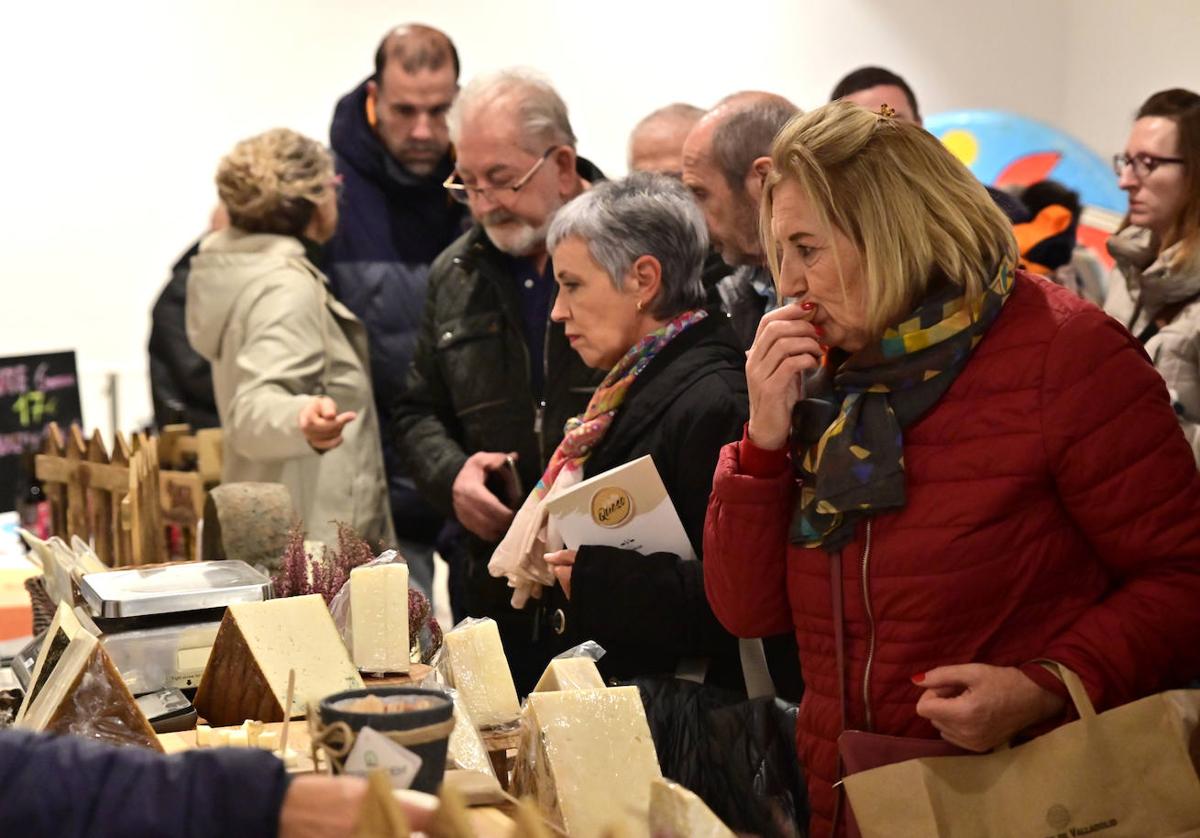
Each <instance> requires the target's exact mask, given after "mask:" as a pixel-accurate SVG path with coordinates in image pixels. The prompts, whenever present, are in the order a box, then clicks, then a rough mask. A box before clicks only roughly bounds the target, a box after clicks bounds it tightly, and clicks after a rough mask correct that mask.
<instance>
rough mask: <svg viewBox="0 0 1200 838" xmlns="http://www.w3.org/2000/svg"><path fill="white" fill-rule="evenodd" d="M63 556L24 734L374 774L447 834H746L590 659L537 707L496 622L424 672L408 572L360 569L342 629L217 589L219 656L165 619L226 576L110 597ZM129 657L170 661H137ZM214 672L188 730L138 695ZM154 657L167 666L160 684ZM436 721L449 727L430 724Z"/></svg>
mask: <svg viewBox="0 0 1200 838" xmlns="http://www.w3.org/2000/svg"><path fill="white" fill-rule="evenodd" d="M60 552H61V549H60ZM63 560H64V562H66V565H64V568H63V573H62V579H61V580H60V581H61V582H62V584H61V585H58V586H56V590H58V591H59V592H60V594H61V596H60V601H59V604H58V606H57V612H56V615H55V618H54V621H53V623H52V625H51V627H50V629H49V630H48V632H47V635H46V638H47V639H46V640H45V641H43V642H42V643H41V647H40V651H39V652H38V653H37V657H36V660H35V661H34V663H33V666H32V677H31V679H30V682H29V683H28V685H27V687H28V692H27V694H26V696H25V698H24V701H23V704H22V706H21V708H20V711H19V713H18V717H17V724H18V725H21V726H24V727H29V728H31V729H33V730H46V731H50V732H70V733H74V734H78V735H84V736H88V737H91V738H102V739H107V741H111V742H114V743H116V744H125V745H137V746H141V747H147V748H151V749H154V750H159V751H162V752H164V753H166V754H175V753H181V752H185V751H190V750H194V749H202V748H218V747H220V748H226V747H242V748H261V749H264V750H268V751H272V752H274V753H275V754H276V755H277V756H279V758H280V759H281V760H282V761H283V762H284V764H285V765H286V767H287V770H288V771H289V772H291V773H293V774H306V773H314V772H317V773H339V772H340V771H342V770H345V771H347V772H353V773H367V772H368V771H371V773H372V774H373V776H374V779H373V780H372V782H373V783H374V784H375V786H374V788H376V789H378V787H379V784H380V783H383V784H384V786H383V789H384V791H383V792H380V793H381V794H383V795H384V797H385V799H387V800H389V801H392V798H391V796H390V793H389V792H388V789H391V788H395V789H397V790H398V791H397V793H399V794H408V793H409V792H407V791H404V790H405V789H407V788H409V787H410V786H411V787H413V788H418V789H425V790H429V791H433V790H439V795H440V797H439V798H431V799H432V800H433V803H432V804H431V805H432V806H435V807H437V809H436V812H437V814H438V815H439V816H444V818H445V820H446V822H445V823H444V824H443V825H442V827H440V828H439V831H438V832H437V833H436V834H439V835H447V836H450V835H453V836H463V838H466V836H484V838H492V836H496V837H497V838H499V837H500V836H504V838H513V837H514V836H519V835H535V836H536V835H543V836H577V838H601V836H606V835H623V836H629V838H643V836H645V838H648V836H650V835H651V834H654V835H656V836H665V838H670V836H675V835H679V836H683V835H704V836H709V835H711V836H714V838H727V836H731V835H732V833H730V832H729V831H728V830H724V827H722V826H721V825H720V822H719V821H717V820H716V819H715V817H714V816H713V815H712V813H711V812H710V811H708V809H707V808H706V807H705V806H704V804H703V803H702V802H701V801H700V800H699V799H698V798H696V797H695V795H691V794H690V793H689V792H688V791H687V790H686V789H682V788H680V787H677V786H673V785H671V784H665V783H664V782H663V780H662V776H661V772H660V770H659V763H658V756H657V753H656V751H655V746H654V742H653V740H652V738H651V736H650V730H649V726H648V724H647V720H646V714H645V710H644V708H643V705H642V700H641V697H640V695H639V692H638V690H637V688H635V687H607V686H605V684H604V681H603V679H602V678H601V677H600V673H599V671H598V669H597V667H596V665H595V662H594V660H593V659H592V658H591V657H589V656H588V654H592V652H590V651H589V652H588V653H581V656H579V657H570V658H566V659H561V660H554V661H552V662H550V663H549V665H548V666H547V668H546V671H545V673H544V674H543V676H542V678H541V679H540V680H539V681H538V683H537V686H536V687H535V690H534V692H533V693H531V694H530V695H529V696H528V697H527V698H526V699H525V700H523V701H522V700H520V699H519V697H518V694H517V692H516V689H515V687H514V684H513V680H512V675H511V672H510V671H509V667H508V662H507V659H506V657H505V653H504V649H503V647H502V645H501V642H500V636H499V633H498V631H497V627H496V624H495V622H494V621H492V620H490V619H484V620H467V621H464V622H463V623H462V624H460V625H459V626H457V627H455V628H454V629H453V630H451V631H449V632H447V633H446V634H445V636H444V645H443V646H442V649H441V653H440V655H439V657H438V658H437V659H436V660H435V662H434V664H433V665H431V664H427V663H419V662H417V661H416V659H417V657H420V656H421V653H420V649H419V648H418V645H417V644H415V643H414V644H413V645H411V646H410V636H409V633H408V632H407V631H400V630H399V627H401V626H403V627H405V628H406V629H407V628H408V626H409V623H408V612H407V610H406V609H407V604H408V595H407V590H408V589H407V572H406V570H404V569H403V568H398V567H396V566H386V565H384V566H383V567H375V568H368V569H367V570H366V572H363V571H362V570H361V569H356V570H355V571H354V573H357V574H358V575H357V576H353V575H351V574H347V575H348V576H349V582H348V583H347V584H346V585H345V587H344V589H343V593H346V592H349V594H348V595H349V597H350V598H351V599H352V600H353V602H352V603H351V604H350V605H351V607H350V611H349V615H347V614H346V613H345V612H342V615H341V616H340V617H339V618H338V622H335V618H334V616H333V615H332V614H331V610H330V607H329V606H327V605H326V600H325V599H324V598H323V597H322V596H321V595H318V594H307V595H296V596H289V597H284V598H271V596H270V593H271V589H270V586H269V585H265V586H264V585H259V584H258V583H257V582H255V584H253V585H246V584H243V583H242V582H239V583H238V584H234V583H232V582H230V581H228V580H226V581H224V582H221V583H220V584H210V581H211V580H210V581H206V582H205V584H204V585H203V586H201V588H200V589H199V590H197V591H191V592H189V593H188V595H187V597H186V598H185V600H186V602H187V603H188V604H189V606H190V607H193V608H199V609H201V610H202V611H203V613H204V615H205V619H207V620H209V621H210V622H208V623H206V624H205V625H208V626H210V628H209V630H208V632H207V633H206V634H205V635H204V638H205V639H204V643H205V644H211V645H210V646H207V645H205V646H203V648H202V647H199V646H198V647H195V648H193V647H192V646H187V648H186V649H185V648H184V646H182V645H178V644H179V643H181V641H177V640H176V639H174V638H175V634H170V635H169V638H170V639H164V638H167V637H168V634H167V633H165V632H166V627H164V626H163V625H160V624H161V623H164V622H166V623H170V621H171V620H174V621H175V622H176V623H180V624H182V623H184V622H185V621H186V620H190V619H193V618H194V615H195V614H196V613H197V612H195V611H185V612H183V613H179V614H173V615H168V614H165V613H161V612H155V611H154V608H157V607H158V605H153V603H159V604H161V602H163V601H168V600H169V601H172V602H173V601H175V600H176V598H178V597H179V596H181V594H180V592H179V591H177V590H175V589H174V588H172V587H171V586H172V584H173V582H172V580H174V579H177V578H186V579H193V578H194V577H196V576H197V573H195V572H194V571H196V570H201V571H203V572H202V573H200V574H199V575H201V576H204V575H205V573H208V574H209V575H212V573H213V572H216V571H219V570H221V567H220V565H221V564H222V563H200V564H199V565H195V564H193V565H191V567H190V568H187V569H183V570H178V569H172V568H169V567H164V568H154V569H139V570H138V571H137V573H136V574H135V575H134V576H133V577H132V579H133V581H132V582H131V583H129V584H128V585H127V586H126V587H125V588H121V590H120V591H118V592H115V593H114V592H107V593H106V590H107V588H106V586H105V585H101V584H100V582H101V581H103V582H105V583H115V582H117V581H119V580H117V576H116V574H112V573H111V572H100V573H99V577H102V579H99V578H97V574H96V573H92V574H88V573H86V572H84V573H80V572H78V571H77V569H75V568H73V567H71V566H69V565H70V561H69V559H68V558H67V557H66V556H65V555H64V558H63ZM224 564H236V563H235V562H228V563H224ZM89 579H90V580H91V581H90V582H89ZM242 581H243V582H244V580H242ZM264 582H265V577H264ZM81 590H82V591H84V592H92V593H93V594H94V596H93V597H92V599H94V600H95V601H94V602H89V601H85V598H84V597H82V596H78V595H77V594H78V592H79V591H81ZM354 602H357V604H358V610H357V613H356V612H355V610H354V608H353V604H354ZM89 609H92V610H91V611H89ZM205 609H206V610H205ZM110 611H115V612H116V614H115V615H114V616H118V617H122V618H128V619H130V620H133V621H134V622H130V623H128V624H126V623H122V624H120V626H119V628H120V632H118V635H119V636H120V639H121V644H117V643H114V642H113V638H112V637H110V635H109V633H108V632H112V631H113V628H112V626H113V625H115V624H111V623H108V622H106V620H107V619H110V618H109V617H107V616H101V615H108V614H109V612H110ZM333 612H334V613H338V609H337V607H336V602H335V607H334V609H333ZM146 613H149V614H150V619H152V621H153V622H154V623H155V631H157V632H158V634H157V635H155V636H154V639H153V645H147V644H151V641H150V640H147V639H144V638H145V637H146V636H148V635H147V631H146V629H145V628H144V623H143V622H142V621H144V620H146V619H148V618H147V617H146V616H145V614H146ZM168 618H170V619H168ZM135 623H136V625H135ZM347 624H349V626H350V631H347ZM381 627H382V628H381ZM160 635H161V636H160ZM131 643H132V644H134V645H138V647H139V649H141V651H142V652H145V651H146V650H148V649H150V648H153V649H154V650H155V655H153V656H150V655H147V654H140V655H139V654H130V653H129V651H128V649H126V648H125V647H127V646H129V645H130V644H131ZM122 644H123V645H122ZM139 644H140V645H139ZM171 644H176V645H171ZM593 645H594V644H593ZM110 650H111V651H112V654H111V655H110ZM601 653H602V651H601ZM185 658H186V661H185ZM193 659H197V660H193ZM200 659H202V661H201V662H202V667H201V668H200V670H199V671H200V672H201V673H202V674H200V675H199V676H196V675H195V674H194V673H192V674H190V675H189V676H188V677H189V683H195V682H197V681H198V684H197V686H196V688H195V694H194V698H192V704H194V711H192V707H191V705H188V702H187V699H186V698H185V697H183V696H182V694H180V692H179V690H178V689H176V690H175V694H176V695H178V696H179V697H180V698H179V700H180V701H181V702H182V704H183V705H184V707H185V708H186V709H187V711H188V712H189V713H190V715H184V716H182V717H181V719H179V718H177V719H176V728H175V730H174V732H166V733H157V734H155V733H154V731H153V729H152V726H151V721H150V718H149V717H148V716H149V715H154V713H155V711H152V710H148V709H145V708H147V707H151V706H154V705H152V704H148V703H143V701H142V699H141V698H137V699H135V697H134V694H133V693H132V692H131V689H130V686H132V685H151V686H153V687H160V686H161V685H165V684H169V683H171V681H170V679H171V678H177V677H180V676H181V673H182V670H181V667H182V668H186V667H184V663H185V662H186V663H187V665H188V666H189V667H190V666H194V665H195V666H199V665H200V663H198V661H200ZM153 661H160V662H161V661H167V664H166V665H165V668H164V669H162V671H161V672H160V671H159V670H157V669H153V668H150V667H149V664H150V662H153ZM372 669H386V670H394V669H401V670H403V669H407V671H401V672H387V673H386V674H377V673H374V672H371V671H370V670H372ZM189 672H190V670H189ZM166 691H167V690H160V692H166ZM154 695H157V693H154ZM144 697H145V696H143V698H144ZM435 706H436V707H437V708H438V709H437V711H436V712H439V713H441V714H442V715H441V716H439V717H438V719H436V720H435V721H433V722H431V721H429V720H428V719H426V718H425V717H424V716H421V715H419V714H422V713H426V714H428V713H432V712H435V711H434V707H435ZM197 714H198V718H197ZM156 719H158V720H159V721H161V720H162V717H160V716H156ZM193 725H194V727H193ZM161 729H162V728H161V727H160V730H161ZM430 749H432V750H430ZM443 754H444V755H445V763H446V767H445V770H444V771H443V769H442V760H443ZM414 760H415V762H413V761H414ZM406 761H407V768H406ZM373 769H374V770H373ZM519 800H524V801H526V802H525V803H522V804H519V803H518V801H519ZM394 803H395V801H392V805H394ZM467 807H470V808H467ZM427 811H434V810H432V809H430V810H427ZM652 826H653V833H652ZM722 830H724V831H722ZM372 834H382V833H372ZM388 834H389V836H390V834H391V833H388ZM397 834H402V833H397Z"/></svg>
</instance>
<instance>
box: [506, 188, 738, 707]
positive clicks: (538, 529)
mask: <svg viewBox="0 0 1200 838" xmlns="http://www.w3.org/2000/svg"><path fill="white" fill-rule="evenodd" d="M547 244H548V247H549V249H550V251H551V254H552V256H553V260H554V274H555V278H556V279H557V281H558V284H559V292H558V297H557V300H556V302H555V303H554V309H553V311H552V312H551V317H552V318H553V319H554V320H555V321H557V322H560V323H562V324H564V326H565V327H566V334H567V339H568V340H569V341H570V342H571V346H572V347H573V348H574V349H575V351H576V352H578V353H579V355H580V357H581V358H582V359H583V360H584V362H585V363H586V364H588V366H591V367H594V368H597V369H607V370H610V372H609V374H608V376H607V377H606V378H605V380H604V382H603V383H602V384H601V386H600V387H599V388H598V389H597V391H596V394H595V395H594V396H593V398H592V400H591V402H590V403H589V405H588V408H587V410H586V411H585V413H584V414H583V415H582V416H580V417H577V418H576V419H573V420H571V422H569V423H568V425H567V433H566V436H565V437H564V439H563V441H562V443H561V444H560V445H559V447H558V448H557V450H556V451H555V452H554V455H553V456H552V457H551V459H550V464H549V466H548V467H547V469H546V472H545V474H544V475H543V476H542V480H541V482H540V483H539V484H538V487H537V489H536V490H535V491H534V492H533V493H532V494H531V495H530V498H529V499H528V500H527V501H526V504H525V506H524V507H522V509H521V511H520V512H519V513H518V515H517V518H516V519H515V520H514V523H513V525H512V527H511V528H510V530H509V533H508V535H507V536H506V538H505V540H504V541H503V542H502V543H501V545H500V547H499V548H498V549H497V551H496V554H495V556H494V557H493V559H492V562H491V564H490V566H489V567H490V569H491V572H492V573H493V575H496V576H500V575H502V574H503V575H507V576H508V577H509V580H510V583H511V584H512V585H513V587H514V588H516V589H517V596H516V597H515V601H517V602H519V601H520V600H522V599H524V598H525V597H527V596H529V595H537V594H534V589H535V588H537V587H538V586H539V584H541V585H545V586H546V587H548V588H551V590H550V591H549V592H547V593H546V594H545V595H543V596H542V597H541V599H542V602H543V606H542V607H543V608H545V609H546V612H547V613H546V617H547V618H548V619H547V620H545V621H544V622H545V623H547V624H548V625H549V626H550V629H549V630H552V631H555V632H557V633H558V634H559V635H561V636H562V644H563V646H564V647H567V646H570V645H573V644H574V643H576V642H581V641H583V640H595V641H597V642H598V643H600V645H601V646H603V647H604V648H605V649H606V650H607V654H606V655H605V656H604V658H603V659H602V660H601V661H600V662H599V666H600V669H601V672H602V673H603V674H604V676H605V677H606V678H618V679H628V678H633V677H635V676H641V675H659V674H665V675H670V674H673V673H675V672H676V669H677V668H678V667H679V665H680V662H681V661H682V660H687V659H692V658H707V659H708V661H709V666H708V670H707V681H708V682H709V683H717V684H720V685H723V686H727V687H732V688H736V689H741V687H742V684H743V680H742V674H741V669H740V665H739V661H738V652H737V643H736V641H735V640H734V638H733V637H732V636H731V635H729V633H728V632H726V631H725V630H724V629H723V628H722V627H721V626H720V624H719V623H718V622H717V620H716V618H715V617H714V616H713V613H712V610H711V608H710V607H709V605H708V602H707V600H706V599H705V596H704V579H703V570H702V567H703V565H702V564H701V562H699V561H690V560H685V557H683V556H679V555H673V554H669V553H654V554H651V555H642V554H640V553H636V552H634V551H632V550H625V549H620V548H617V547H606V546H598V545H585V546H582V547H580V548H579V549H578V551H573V550H554V549H553V548H554V546H555V545H553V544H549V545H546V544H545V536H546V533H545V532H543V531H542V530H543V528H544V527H545V522H546V516H545V513H544V508H543V507H544V499H545V497H546V495H547V494H548V493H549V492H550V491H551V490H552V489H554V490H555V493H557V492H559V491H562V489H563V488H564V487H565V486H568V485H570V484H573V483H576V482H579V481H581V480H584V479H587V478H589V477H593V476H595V475H597V474H600V473H602V472H605V471H607V470H609V469H612V468H614V467H616V466H619V465H622V464H623V463H628V462H630V461H632V460H635V459H637V458H639V457H641V456H643V455H646V454H649V455H651V456H652V457H653V458H654V464H655V466H657V468H658V471H659V474H660V475H661V476H662V479H663V483H664V484H665V486H666V488H667V492H668V494H669V495H670V497H671V500H672V502H673V503H674V505H675V509H676V511H677V512H678V514H679V517H680V519H681V521H682V523H683V526H684V529H685V530H686V532H687V535H688V539H689V541H690V542H691V547H692V550H693V551H694V552H695V554H696V556H697V557H699V556H700V554H701V546H702V534H703V527H704V512H705V507H706V505H707V502H708V495H709V490H710V487H711V484H712V475H713V470H714V467H715V465H716V461H717V453H718V451H719V450H720V448H721V446H722V445H723V444H725V443H726V442H729V441H731V440H735V439H737V438H739V437H740V435H741V433H742V426H743V425H744V424H745V422H746V419H747V410H748V408H747V404H748V401H747V394H746V377H745V373H744V371H743V368H744V366H745V356H744V354H743V353H742V351H741V347H740V345H739V343H738V340H737V337H736V336H735V335H734V333H733V330H732V329H731V328H730V326H729V324H728V318H726V317H724V316H723V315H721V314H720V313H719V312H713V313H709V312H708V311H706V310H705V309H704V307H703V305H704V290H703V288H702V286H701V284H700V270H701V266H702V263H703V261H704V257H705V253H706V250H707V247H708V236H707V234H706V233H705V228H704V219H703V216H701V214H700V210H699V209H698V208H697V207H696V205H695V202H694V201H693V199H692V198H691V196H690V195H689V194H688V192H687V190H686V189H684V188H683V187H682V186H681V185H680V184H679V183H677V182H676V181H674V180H672V179H670V178H666V177H663V176H661V175H650V174H634V175H630V176H629V177H627V178H625V179H624V180H619V181H608V182H606V183H601V184H599V185H597V186H596V187H595V188H593V189H591V190H590V191H588V192H586V193H584V194H583V195H581V196H580V197H578V198H576V199H575V200H574V201H572V202H571V203H569V204H567V205H566V206H565V207H564V208H563V209H562V210H561V211H560V212H559V213H558V215H557V216H556V218H555V220H554V222H553V224H552V225H551V227H550V231H549V237H548V241H547ZM543 545H545V548H544V549H543ZM547 550H549V551H550V552H549V553H548V554H547V553H546V551H547Z"/></svg>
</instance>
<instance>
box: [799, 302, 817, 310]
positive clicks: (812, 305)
mask: <svg viewBox="0 0 1200 838" xmlns="http://www.w3.org/2000/svg"><path fill="white" fill-rule="evenodd" d="M816 307H817V304H816V303H801V304H800V310H801V311H812V310H813V309H814V308H816Z"/></svg>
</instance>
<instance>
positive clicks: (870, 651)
mask: <svg viewBox="0 0 1200 838" xmlns="http://www.w3.org/2000/svg"><path fill="white" fill-rule="evenodd" d="M870 563H871V519H870V518H868V519H867V540H866V544H865V545H864V546H863V556H862V592H863V605H864V606H865V608H866V612H867V666H866V668H865V669H864V670H863V707H865V708H866V711H867V730H868V731H873V730H874V729H875V725H874V722H873V721H872V718H871V664H873V663H874V662H875V615H874V614H873V613H872V612H871V584H870Z"/></svg>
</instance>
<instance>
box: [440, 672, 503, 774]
mask: <svg viewBox="0 0 1200 838" xmlns="http://www.w3.org/2000/svg"><path fill="white" fill-rule="evenodd" d="M446 759H447V760H449V762H450V765H451V767H458V768H465V769H468V770H470V771H478V772H479V773H481V774H487V775H489V776H490V777H492V778H493V779H495V778H496V769H495V768H494V767H493V766H492V759H491V757H490V756H489V755H488V750H487V745H485V744H484V742H483V737H482V736H480V734H479V729H478V728H477V727H476V726H475V722H474V721H473V720H472V719H471V714H470V713H469V712H468V711H467V708H466V705H465V704H464V703H463V700H462V695H461V693H459V692H458V691H457V690H456V691H455V692H454V730H452V731H450V741H449V742H447V744H446Z"/></svg>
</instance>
